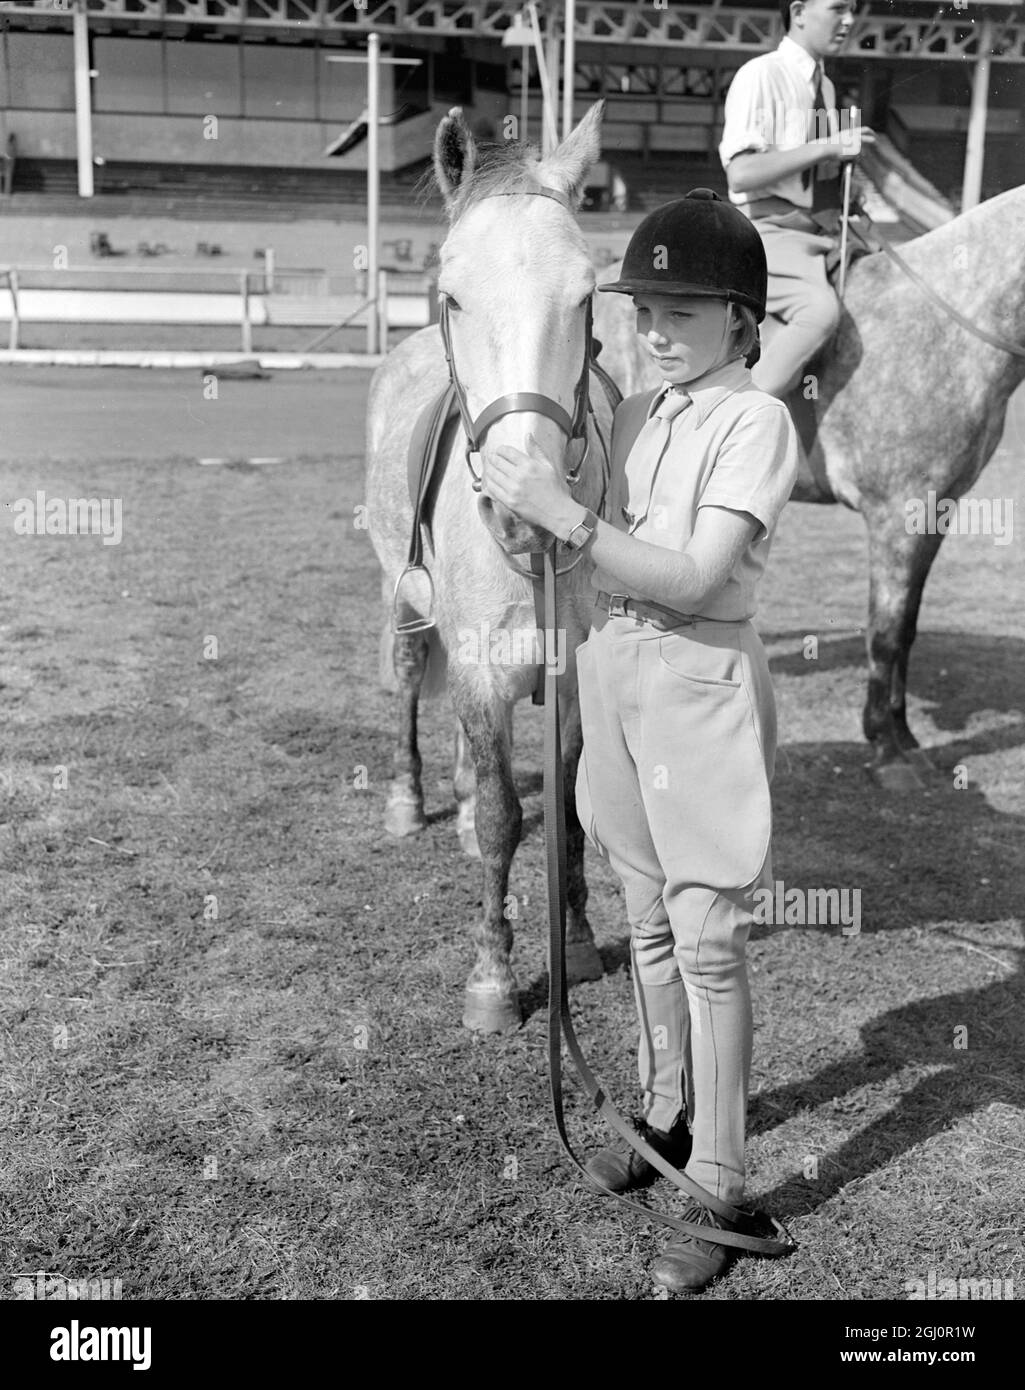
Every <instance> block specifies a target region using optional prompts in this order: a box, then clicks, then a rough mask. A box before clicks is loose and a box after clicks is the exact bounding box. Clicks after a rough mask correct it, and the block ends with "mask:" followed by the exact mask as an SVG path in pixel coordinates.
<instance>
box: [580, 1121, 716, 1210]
mask: <svg viewBox="0 0 1025 1390" xmlns="http://www.w3.org/2000/svg"><path fill="white" fill-rule="evenodd" d="M635 1123H636V1126H637V1132H638V1133H639V1134H640V1136H641V1138H642V1139H644V1140H645V1141H646V1142H647V1143H649V1144H650V1145H651V1147H652V1148H653V1149H654V1150H655V1151H656V1152H657V1153H659V1154H661V1155H662V1157H663V1158H664V1159H665V1160H666V1162H667V1163H671V1164H672V1165H673V1167H674V1168H683V1167H684V1165H685V1164H686V1162H687V1160H688V1158H690V1130H689V1129H688V1128H687V1116H686V1114H681V1115H680V1116H679V1118H678V1119H677V1120H676V1122H675V1123H674V1124H673V1127H672V1129H670V1130H669V1132H668V1133H666V1131H665V1130H661V1129H655V1128H653V1127H652V1126H651V1125H649V1124H646V1123H645V1121H644V1120H639V1121H636V1122H635ZM584 1167H585V1169H586V1170H587V1173H588V1175H589V1176H590V1177H592V1178H594V1179H595V1180H596V1181H597V1182H599V1183H601V1184H602V1186H603V1187H606V1188H608V1189H610V1190H611V1191H612V1192H628V1191H630V1189H631V1188H635V1187H647V1185H648V1184H649V1183H652V1182H654V1181H655V1179H656V1178H657V1177H658V1176H659V1172H658V1169H657V1168H653V1167H652V1165H651V1164H650V1163H649V1162H648V1160H647V1159H646V1158H644V1157H642V1155H641V1154H639V1153H638V1152H637V1150H636V1149H634V1148H631V1146H630V1145H629V1144H628V1143H627V1142H626V1140H625V1139H623V1140H621V1141H620V1142H619V1143H618V1144H615V1145H612V1146H611V1147H610V1148H607V1149H602V1150H601V1151H600V1153H596V1154H595V1155H594V1157H593V1158H590V1159H588V1161H587V1163H586V1164H585V1165H584Z"/></svg>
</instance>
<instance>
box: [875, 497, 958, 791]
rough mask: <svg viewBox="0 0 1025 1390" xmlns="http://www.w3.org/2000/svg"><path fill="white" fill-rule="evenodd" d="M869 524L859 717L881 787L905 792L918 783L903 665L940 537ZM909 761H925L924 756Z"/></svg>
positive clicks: (911, 641) (916, 743) (911, 640)
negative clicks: (864, 683) (864, 687)
mask: <svg viewBox="0 0 1025 1390" xmlns="http://www.w3.org/2000/svg"><path fill="white" fill-rule="evenodd" d="M866 520H867V521H868V525H869V566H870V584H869V615H868V633H867V645H868V667H869V678H868V694H867V698H866V701H865V708H864V712H863V715H862V727H863V729H864V732H865V737H866V738H867V739H868V740H869V742H870V743H871V744H872V746H873V748H874V750H875V754H876V765H877V771H878V775H879V777H880V780H881V781H882V783H883V785H885V786H887V787H890V788H892V789H894V790H911V789H913V788H915V787H917V786H921V785H922V784H921V780H920V779H919V778H918V777H917V776H916V774H915V773H914V771H913V770H912V767H911V766H910V765H909V762H908V758H907V755H908V754H909V753H910V752H912V751H913V750H915V749H917V748H918V741H917V739H916V738H915V737H914V735H913V734H912V732H911V730H910V729H909V728H908V723H907V694H906V682H907V664H908V655H909V653H910V649H911V644H912V643H913V641H914V639H915V632H916V625H917V621H918V610H919V606H920V604H921V599H922V589H923V586H924V584H925V580H926V576H927V575H928V573H929V568H930V566H931V565H932V562H933V560H934V559H935V556H936V552H937V550H938V549H939V546H940V542H941V541H942V539H943V537H942V536H917V535H912V536H909V535H906V534H904V532H903V531H901V532H895V531H894V529H893V528H892V526H889V527H888V526H887V525H885V524H880V525H873V523H872V520H871V519H870V518H868V517H866ZM913 761H915V762H918V761H922V762H923V763H924V762H925V761H926V760H925V759H924V756H922V757H920V758H916V759H914V760H913Z"/></svg>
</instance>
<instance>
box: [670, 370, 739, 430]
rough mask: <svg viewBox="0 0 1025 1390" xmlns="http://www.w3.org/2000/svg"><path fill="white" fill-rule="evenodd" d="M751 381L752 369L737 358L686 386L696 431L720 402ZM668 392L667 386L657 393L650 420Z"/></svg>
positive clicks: (690, 416) (690, 415)
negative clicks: (694, 383) (691, 403)
mask: <svg viewBox="0 0 1025 1390" xmlns="http://www.w3.org/2000/svg"><path fill="white" fill-rule="evenodd" d="M750 381H751V371H750V368H748V367H745V366H744V359H743V358H742V357H737V358H735V359H734V360H733V361H732V362H726V363H724V364H723V366H721V367H716V369H715V371H714V372H708V373H707V374H706V375H705V376H703V377H702V378H701V380H700V382H699V383H698V384H697V385H695V386H685V387H684V389H685V390H686V392H687V394H688V396H690V398H691V401H692V402H693V410H692V411H690V412H688V416H689V418H691V419H692V420H693V422H694V427H695V429H698V428H700V426H701V425H703V424H704V423H705V420H706V419H707V417H708V415H709V413H710V412H711V411H712V410H713V409H714V407H715V406H717V405H718V404H719V402H720V401H724V400H725V399H726V397H727V396H732V395H733V393H734V391H739V390H740V388H741V387H742V386H747V385H748V384H749V383H750ZM668 391H669V387H668V386H665V387H664V388H663V389H662V390H661V391H658V392H656V394H655V396H654V398H653V400H652V402H651V405H650V407H649V409H648V419H649V420H650V419H651V417H652V416H653V415H654V413H655V411H656V410H657V409H658V407H659V406H660V405H661V403H662V401H663V399H664V398H665V396H666V394H667V393H668Z"/></svg>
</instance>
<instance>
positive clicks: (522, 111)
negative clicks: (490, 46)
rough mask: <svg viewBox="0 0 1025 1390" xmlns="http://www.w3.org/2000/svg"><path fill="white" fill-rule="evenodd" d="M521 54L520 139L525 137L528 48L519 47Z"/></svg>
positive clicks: (528, 67)
mask: <svg viewBox="0 0 1025 1390" xmlns="http://www.w3.org/2000/svg"><path fill="white" fill-rule="evenodd" d="M520 53H521V54H522V55H523V56H522V59H521V67H520V139H521V140H526V138H527V95H528V91H529V87H530V49H529V48H527V47H526V46H524V47H523V48H521V49H520Z"/></svg>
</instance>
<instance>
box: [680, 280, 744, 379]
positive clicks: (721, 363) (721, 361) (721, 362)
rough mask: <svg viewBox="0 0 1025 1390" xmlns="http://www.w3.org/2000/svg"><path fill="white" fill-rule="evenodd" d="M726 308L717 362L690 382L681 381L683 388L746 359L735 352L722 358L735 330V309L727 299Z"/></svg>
mask: <svg viewBox="0 0 1025 1390" xmlns="http://www.w3.org/2000/svg"><path fill="white" fill-rule="evenodd" d="M724 307H725V310H726V312H725V314H724V315H723V326H722V337H721V338H720V339H719V346H718V347H717V348H716V350H715V361H714V362H713V363H712V365H711V366H710V367H706V368H705V370H704V371H703V372H702V373H701V375H700V376H692V377H691V379H690V381H681V382H680V383H679V384H680V385H681V386H684V387H689V386H693V385H694V383H695V382H696V381H704V379H705V377H706V376H711V374H712V373H713V372H717V371H718V370H719V368H720V367H726V366H728V365H729V364H730V363H731V362H738V361H739V360H740V358H741V357H744V356H745V355H746V354H745V353H742V352H735V353H734V354H733V356H732V357H722V356H721V354H722V351H723V348H724V347H725V346H726V339H727V338H728V336H729V334H730V333H731V332H732V331H733V329H732V328H731V326H730V310H731V309H732V308H733V305H732V304H731V303H730V301H729V300H728V299H727V300H725V301H724ZM735 326H736V325H734V327H735Z"/></svg>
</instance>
